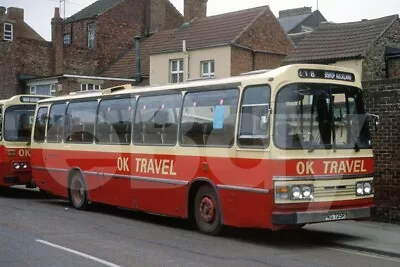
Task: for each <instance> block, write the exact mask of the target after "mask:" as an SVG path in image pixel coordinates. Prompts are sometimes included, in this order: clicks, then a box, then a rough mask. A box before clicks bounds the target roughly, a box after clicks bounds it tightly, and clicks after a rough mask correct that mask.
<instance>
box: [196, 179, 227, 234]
mask: <svg viewBox="0 0 400 267" xmlns="http://www.w3.org/2000/svg"><path fill="white" fill-rule="evenodd" d="M193 210H194V218H195V220H196V225H197V227H198V229H199V230H200V231H201V232H203V233H205V234H209V235H218V234H219V233H220V232H221V228H222V222H221V209H220V207H219V202H218V198H217V194H216V192H215V191H214V190H213V189H212V187H211V186H208V185H205V186H202V187H200V189H199V190H198V191H197V193H196V197H195V200H194V209H193Z"/></svg>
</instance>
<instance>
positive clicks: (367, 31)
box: [284, 15, 399, 63]
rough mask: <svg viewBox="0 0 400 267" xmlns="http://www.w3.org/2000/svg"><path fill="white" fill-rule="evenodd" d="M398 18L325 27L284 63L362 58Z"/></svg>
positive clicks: (311, 36) (328, 24)
mask: <svg viewBox="0 0 400 267" xmlns="http://www.w3.org/2000/svg"><path fill="white" fill-rule="evenodd" d="M398 18H399V16H398V15H393V16H387V17H382V18H378V19H373V20H365V21H364V20H363V21H358V22H350V23H323V24H321V25H320V26H319V27H318V28H317V29H316V30H314V32H312V33H311V34H310V35H309V36H308V37H306V38H304V39H303V41H302V42H301V43H300V44H298V45H297V47H296V49H295V50H294V51H293V52H292V53H290V54H289V56H288V57H287V58H286V59H284V62H285V63H295V62H318V61H324V60H335V59H343V58H357V57H362V56H364V55H365V53H366V52H367V50H368V48H369V46H370V45H371V44H372V43H373V42H374V41H375V40H376V39H378V38H379V37H380V36H381V35H382V34H383V33H384V32H385V31H386V30H387V28H388V27H389V26H390V25H392V23H393V22H394V21H395V20H396V19H398Z"/></svg>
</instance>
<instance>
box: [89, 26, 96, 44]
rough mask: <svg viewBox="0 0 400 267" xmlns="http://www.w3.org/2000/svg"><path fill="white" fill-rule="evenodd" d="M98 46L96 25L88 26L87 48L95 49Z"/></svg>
mask: <svg viewBox="0 0 400 267" xmlns="http://www.w3.org/2000/svg"><path fill="white" fill-rule="evenodd" d="M95 46H96V23H94V22H91V23H88V24H87V47H88V48H89V49H94V48H95Z"/></svg>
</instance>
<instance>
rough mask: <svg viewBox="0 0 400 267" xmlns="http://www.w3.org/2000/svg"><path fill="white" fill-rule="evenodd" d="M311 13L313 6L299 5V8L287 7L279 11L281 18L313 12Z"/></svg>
mask: <svg viewBox="0 0 400 267" xmlns="http://www.w3.org/2000/svg"><path fill="white" fill-rule="evenodd" d="M311 13H312V8H311V7H307V6H305V7H299V8H292V9H286V10H281V11H279V18H284V17H292V16H299V15H305V14H311Z"/></svg>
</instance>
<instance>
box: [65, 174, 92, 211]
mask: <svg viewBox="0 0 400 267" xmlns="http://www.w3.org/2000/svg"><path fill="white" fill-rule="evenodd" d="M69 200H70V202H71V204H72V206H74V208H76V209H78V210H85V209H87V206H88V200H87V190H86V185H85V182H84V180H83V177H82V175H81V174H80V173H78V172H75V173H74V174H73V175H72V178H71V182H70V185H69Z"/></svg>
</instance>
